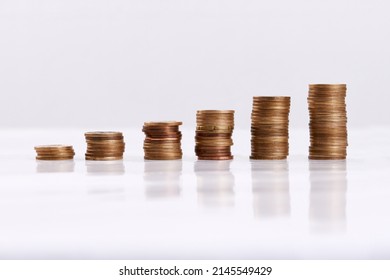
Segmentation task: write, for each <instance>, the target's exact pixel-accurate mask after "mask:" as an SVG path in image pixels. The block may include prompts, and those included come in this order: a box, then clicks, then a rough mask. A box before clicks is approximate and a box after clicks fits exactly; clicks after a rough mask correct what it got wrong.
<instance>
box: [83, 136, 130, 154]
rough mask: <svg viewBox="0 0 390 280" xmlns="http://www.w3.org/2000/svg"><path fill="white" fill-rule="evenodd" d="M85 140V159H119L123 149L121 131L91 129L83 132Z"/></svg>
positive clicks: (123, 143)
mask: <svg viewBox="0 0 390 280" xmlns="http://www.w3.org/2000/svg"><path fill="white" fill-rule="evenodd" d="M84 135H85V139H86V142H87V151H86V153H85V159H86V160H121V159H123V153H124V151H125V142H124V137H123V134H122V132H118V131H92V132H86V133H84Z"/></svg>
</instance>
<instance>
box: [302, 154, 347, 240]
mask: <svg viewBox="0 0 390 280" xmlns="http://www.w3.org/2000/svg"><path fill="white" fill-rule="evenodd" d="M309 170H310V208H309V214H310V226H311V230H312V231H313V232H319V233H320V232H343V231H345V230H346V204H347V203H346V194H347V186H348V182H347V164H346V161H345V160H334V161H333V160H332V161H322V160H321V161H313V160H311V161H310V163H309Z"/></svg>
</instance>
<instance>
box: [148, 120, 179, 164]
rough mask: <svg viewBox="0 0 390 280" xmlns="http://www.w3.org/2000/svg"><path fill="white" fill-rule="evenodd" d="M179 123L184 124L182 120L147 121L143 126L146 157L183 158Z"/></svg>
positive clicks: (151, 158)
mask: <svg viewBox="0 0 390 280" xmlns="http://www.w3.org/2000/svg"><path fill="white" fill-rule="evenodd" d="M179 125H182V122H177V121H166V122H145V123H144V126H143V128H142V131H143V132H144V133H145V140H144V152H145V157H144V158H145V159H148V160H175V159H181V158H182V156H183V152H182V150H181V132H180V131H179Z"/></svg>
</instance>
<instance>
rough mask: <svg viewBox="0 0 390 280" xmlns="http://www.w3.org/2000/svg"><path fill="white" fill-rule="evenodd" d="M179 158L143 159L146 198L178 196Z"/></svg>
mask: <svg viewBox="0 0 390 280" xmlns="http://www.w3.org/2000/svg"><path fill="white" fill-rule="evenodd" d="M181 170H182V161H181V160H171V161H164V162H161V161H148V160H147V161H145V173H144V182H145V187H146V188H145V191H146V196H147V197H148V198H167V197H177V196H180V176H181Z"/></svg>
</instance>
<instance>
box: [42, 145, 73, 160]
mask: <svg viewBox="0 0 390 280" xmlns="http://www.w3.org/2000/svg"><path fill="white" fill-rule="evenodd" d="M34 149H35V151H36V152H37V157H36V159H38V160H69V159H73V157H74V150H73V147H72V146H66V145H46V146H36V147H34Z"/></svg>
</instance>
